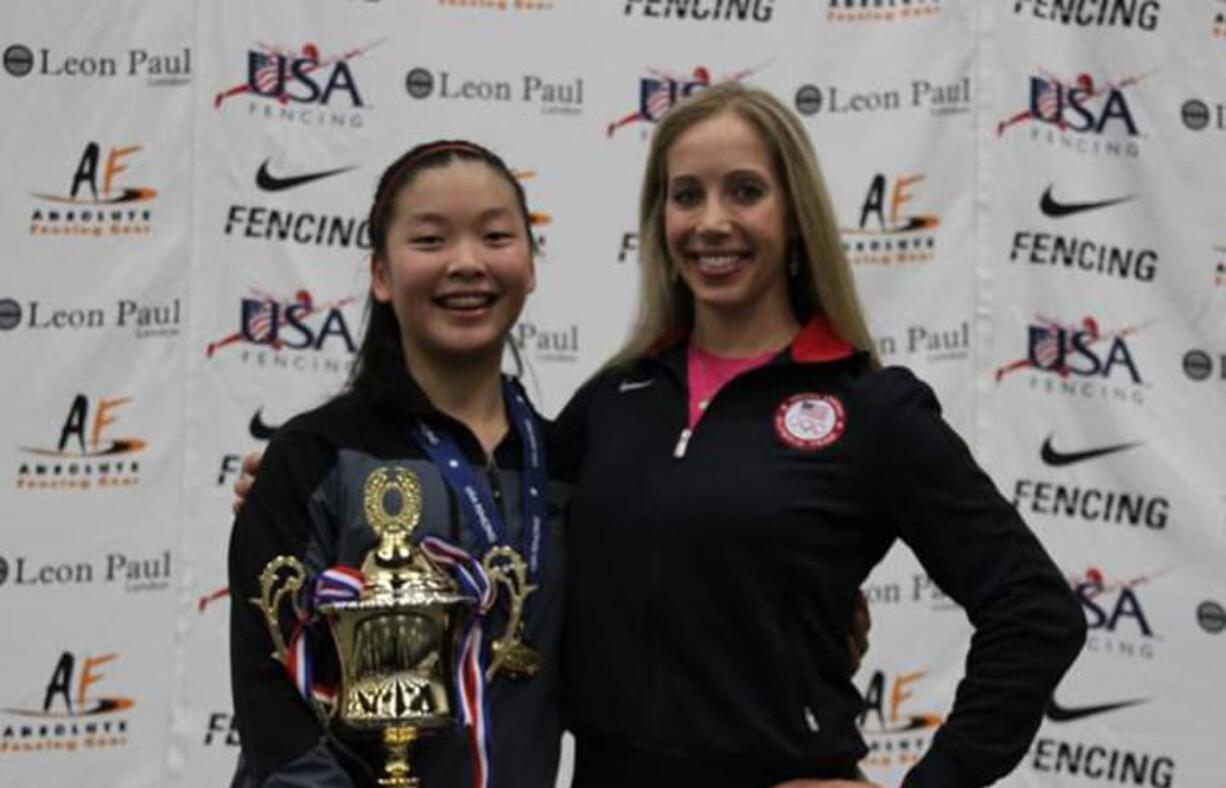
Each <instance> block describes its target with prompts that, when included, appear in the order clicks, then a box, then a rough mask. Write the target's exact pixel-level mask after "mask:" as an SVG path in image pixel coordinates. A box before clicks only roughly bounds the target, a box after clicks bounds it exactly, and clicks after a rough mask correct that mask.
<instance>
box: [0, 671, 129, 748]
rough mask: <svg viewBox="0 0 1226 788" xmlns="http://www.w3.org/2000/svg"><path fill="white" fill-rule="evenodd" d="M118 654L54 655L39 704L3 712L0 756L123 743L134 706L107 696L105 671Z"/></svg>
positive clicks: (126, 741) (124, 699) (0, 728)
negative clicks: (2, 754) (54, 658)
mask: <svg viewBox="0 0 1226 788" xmlns="http://www.w3.org/2000/svg"><path fill="white" fill-rule="evenodd" d="M118 659H119V655H118V654H115V653H111V654H85V655H81V656H80V657H78V655H77V654H74V653H73V652H71V651H65V652H63V653H61V654H60V657H59V659H58V660H56V662H55V664H54V667H53V668H52V670H51V674H50V678H49V679H48V681H47V684H46V687H45V688H44V689H43V691H42V693H41V703H40V704H38V705H31V706H14V707H8V708H5V709H3V712H4V715H5V717H6V718H5V719H4V721H3V724H2V726H0V753H20V752H46V751H54V750H59V751H66V752H76V751H77V750H78V749H82V750H98V749H108V748H116V747H123V746H125V745H126V744H127V743H128V739H127V735H128V722H129V720H128V719H127V715H128V714H129V713H130V711H131V709H132V708H133V707H134V706H135V705H136V702H135V701H134V700H133V699H132V698H129V697H125V696H122V695H115V694H111V693H110V692H107V691H106V690H105V689H104V687H105V686H109V684H107V685H104V684H103V682H104V681H105V680H107V678H108V677H107V672H105V671H104V668H105V669H108V670H109V669H111V668H114V667H115V662H116V661H117V660H118Z"/></svg>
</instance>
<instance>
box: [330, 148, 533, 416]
mask: <svg viewBox="0 0 1226 788" xmlns="http://www.w3.org/2000/svg"><path fill="white" fill-rule="evenodd" d="M454 161H479V162H484V163H485V164H487V165H489V166H490V167H491V168H493V169H494V171H495V172H497V173H498V174H499V175H501V176H502V177H503V178H504V179H506V181H507V183H509V184H511V188H512V189H514V191H515V201H516V205H517V207H518V208H519V214H520V218H521V219H522V220H523V223H524V232H525V233H526V234H527V238H528V244H529V248H530V249H531V250H532V252H533V253H535V252H536V251H537V248H536V239H535V236H533V234H532V221H531V214H529V212H528V199H527V197H526V196H525V195H524V187H523V186H522V185H521V184H520V182H519V180H518V179H517V178H516V177H515V173H513V172H512V171H511V168H510V167H508V166H507V165H506V163H505V162H504V161H503V160H502V159H501V158H499V157H498V156H497V154H495V153H494V152H493V151H490V150H488V149H486V148H483V147H482V146H480V145H477V144H476V143H473V142H468V141H466V140H435V141H434V142H427V143H425V144H424V145H418V146H417V147H415V148H413V149H411V150H409V151H408V152H406V153H405V154H403V155H402V156H401V157H400V158H398V159H396V160H395V161H394V162H392V163H391V165H390V166H388V168H387V169H386V170H384V171H383V175H382V177H380V178H379V185H378V187H377V188H376V189H375V196H374V201H373V202H372V203H371V206H370V217H369V227H370V249H371V254H372V255H373V256H374V257H375V258H378V259H383V260H387V252H388V250H387V230H388V226H389V225H390V224H391V222H392V219H393V214H394V213H395V209H396V196H397V195H398V194H400V190H401V189H403V188H404V187H405V186H408V185H409V183H410V182H412V180H413V178H414V177H416V176H417V174H418V173H420V172H421V171H422V170H426V169H430V168H433V167H445V166H447V165H448V164H451V163H452V162H454ZM512 347H514V345H512ZM403 366H404V350H403V348H402V347H401V344H400V326H399V325H398V324H397V323H396V315H395V313H394V312H393V311H392V305H391V304H390V303H385V302H380V301H376V300H375V299H374V298H371V297H369V296H368V297H367V302H366V316H365V332H364V335H363V337H362V344H361V345H360V346H359V347H358V352H357V358H355V359H354V364H353V369H352V371H351V372H350V373H349V380H348V381H347V382H346V383H345V390H346V391H356V392H361V393H367V394H371V393H374V392H377V391H380V390H382V389H384V388H385V387H386V386H387V385H388V382H389V381H391V380H393V379H394V378H395V374H396V372H397V370H398V369H400V368H402V367H403Z"/></svg>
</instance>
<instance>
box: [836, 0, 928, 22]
mask: <svg viewBox="0 0 1226 788" xmlns="http://www.w3.org/2000/svg"><path fill="white" fill-rule="evenodd" d="M825 6H826V12H825V20H826V21H827V22H832V23H852V24H857V23H859V24H865V23H886V24H888V23H892V22H906V21H910V20H915V19H923V18H932V17H935V16H937V15H939V14H940V13H941V7H942V0H826V3H825Z"/></svg>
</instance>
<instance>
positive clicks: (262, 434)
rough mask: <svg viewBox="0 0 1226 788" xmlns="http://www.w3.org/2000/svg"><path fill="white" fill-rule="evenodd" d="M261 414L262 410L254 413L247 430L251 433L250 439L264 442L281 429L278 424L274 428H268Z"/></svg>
mask: <svg viewBox="0 0 1226 788" xmlns="http://www.w3.org/2000/svg"><path fill="white" fill-rule="evenodd" d="M263 414H264V409H263V408H260V409H259V410H257V411H256V412H255V415H254V416H252V417H251V423H250V424H248V425H247V429H248V430H249V431H250V432H251V437H253V438H255V439H256V440H258V441H266V440H268V439H270V438H272V436H273V433H274V432H276V431H277V430H279V429H281V425H280V424H278V425H277V426H275V427H270V426H268V425H267V424H265V423H264V416H263Z"/></svg>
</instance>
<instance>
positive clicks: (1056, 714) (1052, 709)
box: [1043, 698, 1146, 722]
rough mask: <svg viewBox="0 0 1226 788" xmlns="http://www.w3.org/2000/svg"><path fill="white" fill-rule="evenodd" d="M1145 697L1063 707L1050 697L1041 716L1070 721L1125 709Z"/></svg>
mask: <svg viewBox="0 0 1226 788" xmlns="http://www.w3.org/2000/svg"><path fill="white" fill-rule="evenodd" d="M1145 702H1146V699H1145V698H1137V699H1136V700H1123V701H1120V702H1118V703H1100V704H1099V705H1097V706H1074V707H1072V708H1065V707H1063V706H1061V705H1060V704H1059V703H1056V699H1055V698H1052V699H1051V700H1049V701H1047V708H1045V709H1044V710H1043V716H1044V717H1046V718H1047V719H1049V720H1051V721H1052V722H1072V721H1073V720H1080V719H1084V718H1086V717H1093V716H1094V715H1096V714H1106V713H1107V712H1109V711H1116V710H1118V709H1126V708H1128V707H1129V706H1137V705H1139V704H1141V703H1145Z"/></svg>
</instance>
